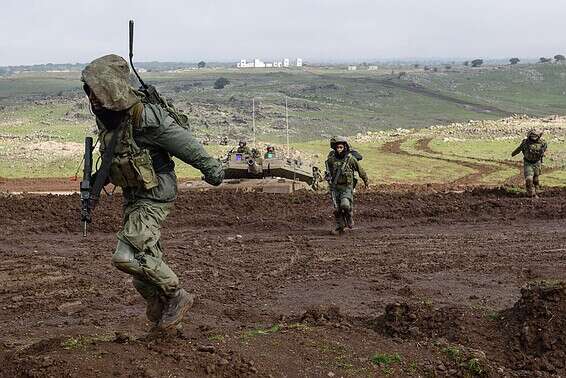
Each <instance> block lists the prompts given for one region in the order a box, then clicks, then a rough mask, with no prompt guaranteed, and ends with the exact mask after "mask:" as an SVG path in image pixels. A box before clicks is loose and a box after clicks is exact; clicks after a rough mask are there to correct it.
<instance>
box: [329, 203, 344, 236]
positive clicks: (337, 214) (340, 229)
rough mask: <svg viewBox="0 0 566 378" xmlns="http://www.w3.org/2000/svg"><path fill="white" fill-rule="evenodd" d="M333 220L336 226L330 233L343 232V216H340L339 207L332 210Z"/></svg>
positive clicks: (337, 233)
mask: <svg viewBox="0 0 566 378" xmlns="http://www.w3.org/2000/svg"><path fill="white" fill-rule="evenodd" d="M334 220H335V221H336V226H335V228H334V230H332V232H331V233H332V235H339V234H342V233H344V217H343V216H342V211H340V210H339V209H337V210H335V211H334Z"/></svg>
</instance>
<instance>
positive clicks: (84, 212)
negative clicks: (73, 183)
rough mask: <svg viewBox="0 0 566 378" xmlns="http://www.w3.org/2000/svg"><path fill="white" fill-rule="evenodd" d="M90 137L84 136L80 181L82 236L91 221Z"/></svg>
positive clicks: (84, 234)
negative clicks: (81, 176)
mask: <svg viewBox="0 0 566 378" xmlns="http://www.w3.org/2000/svg"><path fill="white" fill-rule="evenodd" d="M92 151H93V147H92V137H86V138H85V154H84V168H83V179H82V181H81V186H80V188H81V222H82V224H83V236H86V227H87V224H89V223H90V222H92V216H91V214H90V213H91V210H92V208H91V201H90V192H91V189H92Z"/></svg>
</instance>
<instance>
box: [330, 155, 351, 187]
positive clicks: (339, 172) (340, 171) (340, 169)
mask: <svg viewBox="0 0 566 378" xmlns="http://www.w3.org/2000/svg"><path fill="white" fill-rule="evenodd" d="M349 160H350V154H347V155H346V156H344V161H343V162H342V164H341V165H340V168H338V171H337V172H336V176H334V179H333V180H332V186H336V184H337V183H338V180H339V179H340V176H342V171H343V170H344V165H345V164H346V163H347V162H348V161H349Z"/></svg>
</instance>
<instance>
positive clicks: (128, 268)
mask: <svg viewBox="0 0 566 378" xmlns="http://www.w3.org/2000/svg"><path fill="white" fill-rule="evenodd" d="M112 265H114V266H115V267H116V268H117V269H119V270H121V271H122V272H125V273H128V274H139V273H141V272H142V269H141V266H140V263H139V261H137V260H136V258H135V255H134V249H133V248H132V247H131V246H130V245H128V244H127V243H124V242H123V241H121V240H118V246H116V251H115V252H114V254H113V255H112Z"/></svg>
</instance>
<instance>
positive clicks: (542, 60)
mask: <svg viewBox="0 0 566 378" xmlns="http://www.w3.org/2000/svg"><path fill="white" fill-rule="evenodd" d="M551 60H552V59H550V58H545V57H544V56H541V57H540V59H539V60H538V62H539V63H549V62H550V61H551Z"/></svg>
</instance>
